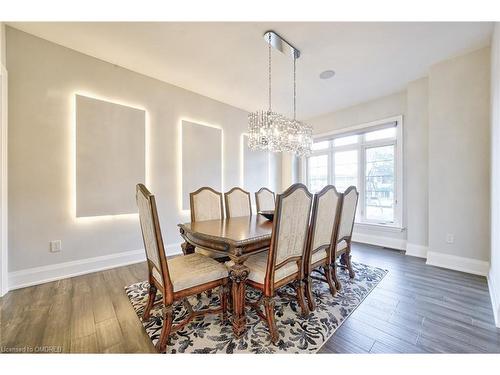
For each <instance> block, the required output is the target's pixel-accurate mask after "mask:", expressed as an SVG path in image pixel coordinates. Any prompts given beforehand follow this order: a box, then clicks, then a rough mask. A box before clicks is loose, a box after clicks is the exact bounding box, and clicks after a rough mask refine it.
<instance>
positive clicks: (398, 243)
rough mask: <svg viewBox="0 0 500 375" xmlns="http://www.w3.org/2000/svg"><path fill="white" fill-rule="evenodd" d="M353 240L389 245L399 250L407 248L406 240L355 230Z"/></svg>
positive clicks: (390, 247)
mask: <svg viewBox="0 0 500 375" xmlns="http://www.w3.org/2000/svg"><path fill="white" fill-rule="evenodd" d="M352 240H353V241H354V242H360V243H366V244H369V245H376V246H382V247H387V248H389V249H398V250H405V249H406V240H402V239H398V238H392V237H383V236H373V235H371V234H364V233H356V232H353V234H352Z"/></svg>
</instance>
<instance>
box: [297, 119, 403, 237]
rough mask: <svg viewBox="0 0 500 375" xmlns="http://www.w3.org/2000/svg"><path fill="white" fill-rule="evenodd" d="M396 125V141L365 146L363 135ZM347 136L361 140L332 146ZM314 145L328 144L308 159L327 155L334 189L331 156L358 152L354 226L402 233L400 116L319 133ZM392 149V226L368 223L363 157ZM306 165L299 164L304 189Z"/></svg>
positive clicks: (389, 140)
mask: <svg viewBox="0 0 500 375" xmlns="http://www.w3.org/2000/svg"><path fill="white" fill-rule="evenodd" d="M393 123H395V128H396V137H395V138H390V139H380V140H374V141H368V142H365V140H364V135H363V134H364V133H367V132H371V131H375V130H380V129H384V128H387V127H390V126H391V125H390V124H393ZM349 135H359V136H360V139H359V140H358V142H357V143H355V144H352V145H345V146H338V147H334V146H333V140H334V139H335V138H341V137H345V136H349ZM313 138H314V142H320V141H323V140H324V141H329V142H330V143H329V147H328V148H327V149H323V150H317V151H313V152H312V153H311V155H310V156H317V155H324V154H328V155H329V157H328V184H332V185H334V164H335V162H334V153H335V152H338V151H348V150H358V186H357V187H358V191H359V204H358V212H357V214H356V222H355V223H356V224H357V225H358V226H359V225H362V226H363V225H367V226H377V227H384V228H394V229H398V230H399V229H403V228H404V224H405V223H404V215H403V210H404V197H403V193H404V186H403V176H404V174H403V164H404V160H403V116H402V115H399V116H394V117H389V118H385V119H381V120H377V121H372V122H369V123H364V124H360V125H355V126H350V127H347V128H343V129H338V130H334V131H330V132H327V133H321V134H317V135H314V137H313ZM389 145H394V147H395V151H394V159H395V168H394V181H395V184H396V186H395V190H394V222H380V221H379V220H368V219H366V216H365V212H364V210H365V205H366V200H365V195H366V193H365V169H366V164H365V155H366V150H367V149H368V148H373V147H380V146H389ZM307 165H308V161H307V158H303V160H302V168H301V176H302V182H303V183H304V184H306V185H307V183H308V181H309V178H308V177H309V176H308V170H307Z"/></svg>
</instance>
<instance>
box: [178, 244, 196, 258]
mask: <svg viewBox="0 0 500 375" xmlns="http://www.w3.org/2000/svg"><path fill="white" fill-rule="evenodd" d="M181 248H182V252H183V253H184V255H189V254H193V253H194V249H195V247H194V246H193V245H191V244H190V243H189V242H184V243H183V244H182V245H181Z"/></svg>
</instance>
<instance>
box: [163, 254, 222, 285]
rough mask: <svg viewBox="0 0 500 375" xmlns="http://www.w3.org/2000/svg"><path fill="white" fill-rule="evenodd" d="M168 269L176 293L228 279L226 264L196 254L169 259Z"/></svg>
mask: <svg viewBox="0 0 500 375" xmlns="http://www.w3.org/2000/svg"><path fill="white" fill-rule="evenodd" d="M168 269H169V272H170V278H171V279H172V285H173V288H174V292H178V291H180V290H183V289H189V288H191V287H193V286H196V285H200V284H205V283H209V282H211V281H215V280H219V279H222V278H224V277H228V272H227V268H226V267H225V266H224V264H222V263H219V262H217V261H216V260H214V259H212V258H208V257H206V256H204V255H201V254H196V253H195V254H189V255H184V256H178V257H175V258H173V259H169V260H168Z"/></svg>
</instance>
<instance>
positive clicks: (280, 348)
mask: <svg viewBox="0 0 500 375" xmlns="http://www.w3.org/2000/svg"><path fill="white" fill-rule="evenodd" d="M353 268H354V271H355V272H356V277H355V278H354V279H350V278H349V275H348V273H347V271H345V270H343V269H338V277H339V280H340V282H341V283H342V289H341V290H340V291H339V292H337V295H336V296H335V297H332V295H331V294H330V292H329V290H328V285H327V284H326V283H323V282H321V281H316V280H315V281H314V285H313V294H314V298H315V301H316V309H315V310H314V311H313V312H312V313H311V314H310V315H309V316H308V317H305V318H302V317H300V307H299V306H298V303H297V301H296V299H289V298H287V297H277V298H276V307H275V311H276V325H277V327H278V331H279V337H280V339H279V342H278V343H277V344H276V345H274V344H272V343H271V341H270V337H269V333H268V332H269V331H268V329H267V325H266V324H265V323H264V322H263V321H262V320H260V318H259V317H258V316H257V314H256V313H255V311H254V310H253V309H251V308H250V307H249V306H247V307H246V314H247V331H246V333H245V334H244V335H243V336H242V337H241V338H239V339H238V338H235V336H234V335H233V330H232V326H231V323H229V322H228V323H226V324H224V323H223V322H222V319H221V315H214V314H211V315H206V316H204V317H203V316H200V317H198V318H196V319H194V320H193V321H191V322H190V323H189V324H188V325H187V326H185V327H184V328H183V329H182V330H180V331H177V332H176V333H175V334H173V335H171V336H170V339H169V342H168V347H167V353H225V354H230V353H316V352H317V351H318V350H319V349H320V348H321V346H322V345H323V344H324V343H325V342H326V341H327V340H328V339H329V338H330V336H331V335H332V334H333V333H334V332H335V331H336V330H337V328H339V327H340V325H341V324H342V323H343V322H344V320H345V319H346V318H347V317H348V316H349V315H350V314H351V313H352V312H353V311H354V310H355V309H356V308H357V307H358V306H359V305H360V304H361V302H363V300H364V299H365V298H366V296H367V295H368V294H369V293H370V292H371V291H372V290H373V288H375V287H376V286H377V284H378V283H379V282H380V281H381V280H382V279H383V277H384V276H385V275H386V274H387V271H386V270H383V269H380V268H375V267H371V266H367V265H365V264H361V263H354V262H353ZM289 288H290V287H288V286H286V287H284V288H283V289H284V292H286V293H289V294H294V290H293V289H291V288H290V289H289ZM147 291H148V282H147V281H143V282H139V283H136V284H132V285H129V286H128V287H126V288H125V292H126V293H127V296H128V297H129V299H130V302H131V303H132V306H133V307H134V309H135V311H136V313H137V315H138V317H139V319H141V317H142V313H143V311H144V307H145V306H146V302H147V294H148V293H147ZM258 297H259V292H257V291H255V290H254V289H252V288H250V287H248V288H247V298H248V299H251V300H256V299H257V298H258ZM157 298H161V296H160V294H159V293H158V295H157ZM189 301H190V303H191V304H192V305H193V309H194V310H197V309H205V308H207V307H209V306H210V307H218V306H219V297H218V293H217V292H216V291H214V293H213V294H212V297H211V299H209V298H208V297H207V296H206V294H205V293H204V294H203V295H202V296H201V298H200V299H197V298H196V297H191V298H190V300H189ZM161 311H162V305H161V304H158V305H157V306H155V308H154V309H153V310H152V312H151V318H150V320H149V321H143V322H142V324H143V325H144V328H145V330H146V332H147V334H148V335H149V337H150V338H151V340H152V341H153V344H156V342H157V341H158V338H159V336H160V332H161V327H162V323H163V319H162V314H161ZM185 314H186V310H185V308H184V307H183V306H182V304H179V305H178V306H176V308H175V318H174V324H175V323H176V322H179V321H181V320H182V318H183V316H184V315H185ZM229 317H230V314H229ZM141 320H142V319H141Z"/></svg>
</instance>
